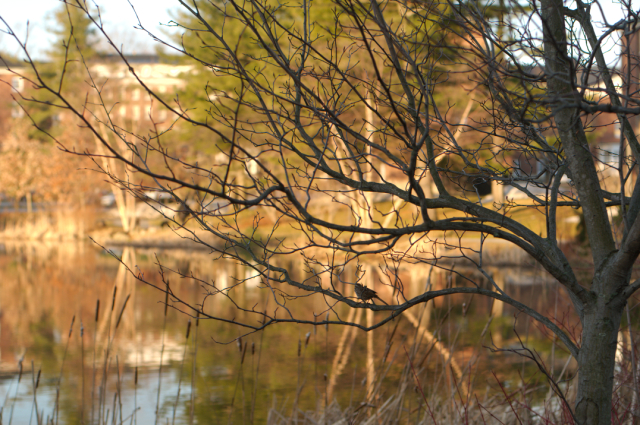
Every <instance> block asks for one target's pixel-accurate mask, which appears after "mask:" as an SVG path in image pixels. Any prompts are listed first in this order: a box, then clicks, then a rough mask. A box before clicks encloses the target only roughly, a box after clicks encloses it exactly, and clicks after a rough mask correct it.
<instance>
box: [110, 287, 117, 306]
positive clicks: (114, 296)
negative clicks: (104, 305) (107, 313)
mask: <svg viewBox="0 0 640 425" xmlns="http://www.w3.org/2000/svg"><path fill="white" fill-rule="evenodd" d="M117 293H118V287H117V286H115V287H114V288H113V301H111V311H113V309H114V308H115V306H116V294H117Z"/></svg>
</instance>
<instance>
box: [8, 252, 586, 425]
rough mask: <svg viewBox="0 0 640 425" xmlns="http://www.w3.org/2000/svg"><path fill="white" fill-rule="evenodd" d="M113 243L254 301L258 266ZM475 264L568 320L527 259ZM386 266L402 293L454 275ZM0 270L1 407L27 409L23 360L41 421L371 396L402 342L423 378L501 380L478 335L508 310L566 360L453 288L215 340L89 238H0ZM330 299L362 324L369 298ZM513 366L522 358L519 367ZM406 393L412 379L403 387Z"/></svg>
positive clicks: (492, 331)
mask: <svg viewBox="0 0 640 425" xmlns="http://www.w3.org/2000/svg"><path fill="white" fill-rule="evenodd" d="M117 255H118V256H120V257H121V258H122V260H123V263H124V264H125V265H126V266H127V267H128V268H129V269H131V270H134V271H135V272H136V273H143V274H144V275H145V277H146V278H147V279H148V280H149V281H151V282H152V283H155V284H157V285H161V284H162V280H161V278H160V276H159V274H158V267H157V265H156V261H157V260H160V261H161V262H162V264H163V265H164V266H165V267H168V268H171V269H173V270H178V271H181V272H185V273H186V272H187V271H190V272H193V273H194V274H195V275H198V276H199V277H200V278H201V279H203V280H205V281H213V280H215V281H216V284H217V286H218V287H229V286H231V285H236V284H238V279H237V278H236V277H240V279H242V280H244V284H243V285H242V286H241V288H239V289H240V291H239V292H240V296H241V297H244V300H246V301H251V303H255V304H256V305H262V304H261V303H263V304H264V305H266V303H267V302H268V297H266V296H265V291H263V290H261V289H260V286H261V282H260V278H259V277H255V276H254V273H253V272H252V271H251V270H249V269H247V268H246V267H244V266H241V265H237V264H234V263H230V262H225V261H221V260H217V261H216V262H215V264H214V263H213V261H212V259H211V257H210V256H209V255H207V254H206V253H204V252H194V251H181V250H172V251H166V250H165V251H162V250H142V249H133V248H124V249H121V250H120V251H118V252H117ZM346 272H349V271H345V273H346ZM351 272H354V271H351ZM490 272H491V273H493V278H494V280H495V282H496V283H497V284H498V285H499V286H501V287H502V288H503V289H505V290H506V291H507V292H509V293H511V294H513V295H514V298H516V299H518V300H520V301H523V302H526V303H527V304H528V305H530V306H531V307H534V308H537V309H538V310H539V311H541V312H543V313H550V314H551V315H552V314H553V311H555V312H556V313H557V314H562V315H563V316H562V317H563V318H564V319H563V320H566V323H567V324H571V323H573V322H572V320H573V319H571V316H570V314H571V312H570V308H569V303H568V302H567V300H566V299H565V297H564V295H563V294H562V292H558V289H557V287H556V286H555V285H554V284H553V283H552V282H549V281H547V280H545V279H544V278H543V276H544V274H543V273H542V271H541V270H536V269H526V268H525V269H522V268H520V269H515V268H511V269H510V268H504V267H503V268H494V269H492V270H491V271H490ZM297 273H298V274H299V276H297V277H299V278H300V277H305V273H306V272H305V270H303V269H302V268H298V270H297ZM465 273H468V274H470V273H473V272H472V271H471V270H469V271H465ZM365 276H366V279H368V280H367V281H366V282H365V283H366V284H367V286H368V287H370V288H375V290H377V291H378V292H379V294H380V296H381V297H382V298H383V299H387V300H390V299H391V297H392V295H393V294H392V293H391V291H390V290H389V288H388V287H386V286H384V285H380V284H379V282H378V280H379V279H380V278H381V276H379V275H377V274H376V270H375V268H374V267H371V270H370V273H367V274H366V275H365ZM307 277H311V275H309V276H307ZM400 277H401V279H402V281H403V282H404V285H405V289H406V291H407V296H414V295H416V294H418V293H422V292H423V291H424V290H425V289H427V288H433V289H440V288H444V287H446V286H450V285H458V284H462V282H461V281H460V282H459V281H458V279H459V277H457V276H456V275H455V274H453V275H452V274H451V273H445V272H442V271H440V270H438V269H431V268H429V267H427V266H423V267H413V268H410V269H406V270H403V271H401V273H400ZM475 278H477V279H478V281H481V279H482V278H481V276H475ZM172 279H174V281H173V282H172V290H173V291H174V292H175V293H176V295H178V296H179V297H180V298H182V299H184V300H185V301H187V302H190V303H192V304H194V305H195V304H199V303H202V302H203V299H205V296H204V295H205V294H204V289H203V288H202V286H201V285H200V284H198V283H197V282H193V281H191V280H189V279H175V277H172ZM0 282H2V283H1V284H0V374H1V375H0V400H3V401H2V403H3V404H2V409H3V410H2V418H3V423H9V422H10V421H12V422H11V423H14V424H22V423H25V424H27V423H30V422H31V423H36V422H37V421H36V418H35V415H36V413H35V403H34V387H35V385H34V381H35V380H36V377H37V374H38V371H39V370H40V371H41V378H40V382H39V385H38V388H37V390H36V397H35V400H36V401H37V405H38V412H39V414H40V415H42V416H43V417H42V421H43V423H44V422H45V420H46V418H47V416H49V417H53V416H54V415H58V416H59V418H58V420H59V423H81V422H84V423H100V422H99V418H102V423H106V422H109V423H110V420H109V421H107V417H108V416H109V415H113V412H116V415H117V417H116V423H120V421H123V422H127V421H128V420H129V419H132V420H133V422H134V423H144V424H148V423H154V422H156V417H157V418H158V420H159V422H161V423H166V422H167V421H169V422H171V423H174V419H173V418H174V417H175V423H210V422H211V420H212V418H222V419H224V420H230V421H231V422H233V423H251V422H255V423H264V422H265V421H266V420H267V416H268V415H269V409H270V408H273V407H274V406H275V410H279V411H282V412H286V411H289V410H291V409H292V408H293V407H294V406H295V407H296V408H299V409H302V410H312V411H313V410H316V409H318V408H320V407H322V405H328V404H330V403H331V402H332V401H333V400H337V402H338V403H339V404H340V405H342V406H347V405H349V404H350V403H351V404H352V405H357V404H358V403H360V401H362V400H364V399H365V398H366V397H367V396H368V395H369V396H373V397H374V398H375V397H378V399H380V397H382V394H389V393H390V392H393V391H396V390H397V387H398V383H399V382H407V381H406V376H407V370H406V367H405V366H406V354H405V350H407V351H411V354H412V355H415V358H416V359H417V363H416V364H415V365H414V366H415V368H416V369H418V372H419V373H420V374H421V375H420V376H421V379H424V382H425V383H428V386H427V390H428V391H440V389H441V388H448V389H447V390H446V391H453V390H452V388H455V383H456V382H460V381H461V379H463V377H464V376H470V374H473V377H474V378H473V382H471V380H468V382H466V383H465V384H464V388H463V391H464V392H473V391H486V390H485V387H486V388H489V387H491V386H493V387H494V388H495V381H492V380H493V379H494V378H493V376H492V375H491V374H489V373H485V372H487V371H489V370H494V371H495V372H496V373H497V375H498V376H499V377H500V378H501V379H505V380H507V381H509V380H511V381H512V382H514V383H515V382H517V381H519V380H520V377H519V376H520V374H521V372H522V370H523V367H525V365H524V363H523V360H522V358H519V357H517V356H510V355H508V354H504V353H496V354H493V353H491V352H489V351H488V350H487V349H485V348H483V346H486V345H491V343H492V341H493V343H494V344H495V345H497V346H500V347H503V346H504V347H509V346H513V345H514V344H517V340H516V339H515V334H514V332H513V328H514V323H515V329H516V330H517V331H518V332H519V334H520V335H521V338H522V339H523V340H526V342H527V343H528V344H529V345H530V346H531V347H533V348H535V349H537V350H538V352H540V353H541V355H542V356H545V357H544V358H545V361H548V363H549V364H550V367H551V368H552V370H553V368H554V367H557V368H558V369H561V368H562V366H563V365H564V364H565V362H566V360H567V355H566V353H564V351H563V350H562V349H558V348H556V349H555V350H553V349H552V347H553V339H552V338H551V337H550V336H549V335H548V332H546V331H544V329H542V330H541V329H540V328H539V326H537V324H534V323H533V322H530V321H529V320H528V319H527V318H526V317H525V316H519V317H518V320H517V321H515V320H514V313H515V311H514V310H513V308H512V307H510V306H508V305H504V304H503V303H501V302H495V303H494V302H493V301H492V300H491V299H484V298H480V297H470V296H467V295H456V296H453V297H449V298H441V299H436V300H434V301H433V302H429V303H426V304H424V305H422V306H418V307H417V308H414V309H413V310H411V311H410V312H409V313H408V314H406V315H405V316H404V317H403V318H402V319H399V320H396V321H395V322H393V323H391V324H390V325H389V326H386V327H385V328H383V329H380V330H376V331H374V332H369V333H367V334H365V333H364V332H362V331H360V330H358V329H355V328H347V327H338V326H331V327H327V328H325V327H321V328H313V327H312V326H308V325H306V326H303V325H288V324H287V325H278V326H277V327H274V328H268V329H267V330H266V331H265V332H263V333H261V334H255V335H251V336H250V337H247V338H245V339H244V340H243V341H242V345H241V346H240V347H239V346H238V344H236V343H233V344H228V345H221V344H217V343H216V342H215V341H233V339H234V338H235V337H236V336H237V335H238V330H237V329H236V328H235V327H234V326H233V325H230V324H224V323H216V322H211V321H205V320H200V321H199V323H198V326H195V324H196V323H195V321H194V322H193V323H192V327H191V329H190V337H189V339H188V340H187V338H186V331H187V323H188V320H189V318H188V317H186V316H185V315H184V314H180V313H179V312H178V311H176V310H175V309H173V308H168V309H165V306H164V304H163V302H164V295H163V294H162V293H160V292H158V291H157V290H155V289H154V288H151V287H149V286H146V285H143V284H140V283H138V282H137V281H136V280H135V279H134V278H133V276H131V274H129V273H127V272H126V268H125V267H124V266H123V265H122V264H119V263H118V262H117V261H115V260H114V259H113V258H112V257H111V256H109V255H108V254H105V253H104V252H103V251H101V250H100V249H99V248H97V247H95V246H93V245H89V244H81V243H78V244H73V243H70V244H58V243H56V244H51V245H46V244H42V243H39V244H15V245H11V244H4V245H2V246H1V247H0ZM376 284H377V286H376ZM340 289H341V290H343V291H345V292H347V291H349V288H344V287H343V288H340ZM114 293H115V296H114ZM98 300H99V301H100V308H99V311H98V312H97V314H96V305H97V301H98ZM125 303H126V308H124V306H125ZM251 303H249V304H251ZM204 308H205V311H207V310H210V311H217V312H220V311H223V310H227V311H228V312H229V317H233V314H237V315H238V317H240V315H242V313H237V312H235V313H234V310H233V305H232V304H231V303H229V302H225V301H224V299H222V298H221V297H217V298H216V297H208V298H207V299H206V301H205V305H204ZM288 308H290V309H292V311H293V312H294V313H295V314H297V315H299V316H302V315H304V314H312V313H314V312H315V313H318V312H321V311H324V310H326V305H323V302H322V300H321V299H318V298H312V297H310V298H305V299H298V300H296V301H295V302H294V303H291V304H289V305H288ZM165 311H166V314H165ZM336 311H337V312H338V313H339V314H340V315H342V317H345V318H346V319H347V320H349V321H354V322H358V323H359V322H366V323H367V324H369V323H373V319H374V314H381V313H373V312H371V311H368V310H367V311H366V312H364V313H363V311H362V310H360V309H358V310H354V309H349V308H346V307H344V306H337V307H336ZM73 317H75V325H74V327H73V332H72V334H71V337H69V328H70V325H71V323H72V319H73ZM96 317H97V320H96ZM558 317H560V316H558ZM532 324H533V326H531V325H532ZM81 329H82V330H81ZM392 337H393V338H395V339H393V341H392V342H391V343H389V341H390V340H391V339H392ZM67 346H68V350H67ZM20 360H23V361H22V365H23V369H24V370H23V372H22V374H21V375H20V373H19V361H20ZM32 361H33V364H34V369H35V372H34V376H32V372H31V362H32ZM556 363H557V364H558V365H559V366H557V365H556ZM161 365H162V367H160V366H161ZM526 367H527V368H528V369H527V373H529V372H531V371H532V370H533V369H532V368H531V365H526ZM136 371H137V372H136ZM19 377H20V381H19V382H18V379H19ZM403 377H404V378H403ZM403 379H405V381H402V380H403ZM463 380H464V379H463ZM403 385H404V384H403ZM545 391H546V390H543V393H544V392H545ZM274 396H275V397H276V401H275V404H274ZM407 397H408V398H409V397H418V394H417V393H414V392H413V391H411V392H410V393H408V395H407ZM56 406H58V407H57V408H56ZM443 408H445V407H443ZM447 408H448V407H447ZM56 411H57V412H58V413H55V412H56ZM156 411H157V415H156ZM127 418H129V419H127ZM111 419H113V416H111Z"/></svg>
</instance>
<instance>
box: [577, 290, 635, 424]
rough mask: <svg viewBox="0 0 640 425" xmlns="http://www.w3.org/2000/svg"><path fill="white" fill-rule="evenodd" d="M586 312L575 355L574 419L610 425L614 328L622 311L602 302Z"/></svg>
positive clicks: (586, 422)
mask: <svg viewBox="0 0 640 425" xmlns="http://www.w3.org/2000/svg"><path fill="white" fill-rule="evenodd" d="M592 307H593V308H592V309H586V310H585V314H584V319H583V320H582V346H581V348H580V354H579V356H578V366H579V370H578V394H577V397H576V408H575V413H576V419H577V420H578V423H579V424H580V425H596V424H597V425H611V399H612V394H613V371H614V366H615V362H616V359H615V355H616V347H617V343H618V329H619V328H620V319H621V317H622V311H623V309H618V310H619V311H614V309H612V308H610V307H609V306H607V305H606V304H605V303H604V301H603V300H602V299H601V300H599V302H598V304H597V305H595V306H592Z"/></svg>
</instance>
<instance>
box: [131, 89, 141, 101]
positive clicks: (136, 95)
mask: <svg viewBox="0 0 640 425" xmlns="http://www.w3.org/2000/svg"><path fill="white" fill-rule="evenodd" d="M131 100H140V89H134V90H133V93H131Z"/></svg>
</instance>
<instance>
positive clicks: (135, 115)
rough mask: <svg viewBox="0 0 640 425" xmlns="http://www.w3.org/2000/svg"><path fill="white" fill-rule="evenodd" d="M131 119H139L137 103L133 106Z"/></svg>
mask: <svg viewBox="0 0 640 425" xmlns="http://www.w3.org/2000/svg"><path fill="white" fill-rule="evenodd" d="M133 119H134V120H139V119H140V107H139V106H138V105H136V106H134V107H133Z"/></svg>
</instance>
